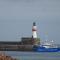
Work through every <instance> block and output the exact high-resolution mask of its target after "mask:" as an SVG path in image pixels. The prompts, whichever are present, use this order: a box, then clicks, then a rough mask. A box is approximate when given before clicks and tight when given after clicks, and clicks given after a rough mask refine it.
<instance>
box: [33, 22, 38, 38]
mask: <svg viewBox="0 0 60 60" xmlns="http://www.w3.org/2000/svg"><path fill="white" fill-rule="evenodd" d="M32 37H33V38H34V39H35V38H37V26H36V23H35V22H33V26H32Z"/></svg>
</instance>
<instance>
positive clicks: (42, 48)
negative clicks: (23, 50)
mask: <svg viewBox="0 0 60 60" xmlns="http://www.w3.org/2000/svg"><path fill="white" fill-rule="evenodd" d="M33 51H36V52H59V51H60V48H45V47H33Z"/></svg>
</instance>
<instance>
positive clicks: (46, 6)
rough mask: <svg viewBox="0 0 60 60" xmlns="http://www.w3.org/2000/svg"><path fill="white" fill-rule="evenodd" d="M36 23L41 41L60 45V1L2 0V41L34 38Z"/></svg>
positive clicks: (0, 37)
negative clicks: (33, 28)
mask: <svg viewBox="0 0 60 60" xmlns="http://www.w3.org/2000/svg"><path fill="white" fill-rule="evenodd" d="M33 22H36V25H37V34H38V37H39V38H40V39H41V41H45V40H46V32H48V35H47V36H48V37H47V39H48V41H51V40H54V43H58V44H60V0H0V41H21V37H31V36H32V24H33Z"/></svg>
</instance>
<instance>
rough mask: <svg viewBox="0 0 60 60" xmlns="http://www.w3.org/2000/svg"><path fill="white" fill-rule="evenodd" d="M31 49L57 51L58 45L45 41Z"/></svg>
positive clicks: (59, 48)
mask: <svg viewBox="0 0 60 60" xmlns="http://www.w3.org/2000/svg"><path fill="white" fill-rule="evenodd" d="M33 51H36V52H59V51H60V47H58V46H57V45H55V44H52V43H48V42H46V43H45V44H41V45H34V46H33Z"/></svg>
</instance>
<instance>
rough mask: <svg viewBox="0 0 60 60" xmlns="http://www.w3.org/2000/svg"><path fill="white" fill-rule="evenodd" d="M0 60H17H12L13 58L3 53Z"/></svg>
mask: <svg viewBox="0 0 60 60" xmlns="http://www.w3.org/2000/svg"><path fill="white" fill-rule="evenodd" d="M0 60H17V59H15V58H12V57H11V56H7V55H5V54H3V53H1V54H0Z"/></svg>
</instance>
